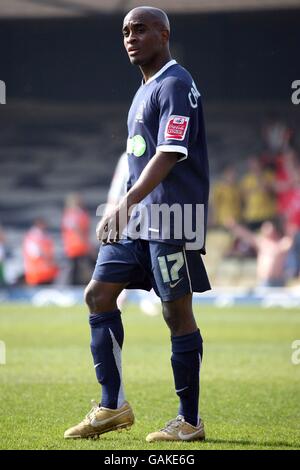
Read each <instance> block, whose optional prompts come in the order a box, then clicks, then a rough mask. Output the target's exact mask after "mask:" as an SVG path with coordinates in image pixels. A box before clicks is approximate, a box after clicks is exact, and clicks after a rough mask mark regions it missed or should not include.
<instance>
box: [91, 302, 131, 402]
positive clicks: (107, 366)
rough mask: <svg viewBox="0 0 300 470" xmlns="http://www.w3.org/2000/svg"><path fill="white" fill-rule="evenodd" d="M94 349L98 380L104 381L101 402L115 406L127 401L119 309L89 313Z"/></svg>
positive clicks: (102, 382) (92, 346) (122, 332)
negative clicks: (125, 399)
mask: <svg viewBox="0 0 300 470" xmlns="http://www.w3.org/2000/svg"><path fill="white" fill-rule="evenodd" d="M90 326H91V335H92V341H91V351H92V355H93V358H94V367H95V371H96V375H97V379H98V382H99V383H100V384H101V385H102V400H101V406H104V407H105V408H111V409H116V408H119V407H120V406H121V405H122V404H123V403H124V391H123V384H122V366H121V350H122V346H123V340H124V330H123V325H122V320H121V312H120V310H114V311H112V312H107V313H101V314H92V315H90Z"/></svg>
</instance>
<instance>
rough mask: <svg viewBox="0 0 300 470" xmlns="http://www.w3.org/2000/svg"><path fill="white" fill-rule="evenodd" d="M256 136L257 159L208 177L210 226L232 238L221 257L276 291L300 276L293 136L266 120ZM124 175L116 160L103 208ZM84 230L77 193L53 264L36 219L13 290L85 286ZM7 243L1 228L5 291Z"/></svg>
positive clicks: (89, 248)
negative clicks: (245, 264) (245, 266)
mask: <svg viewBox="0 0 300 470" xmlns="http://www.w3.org/2000/svg"><path fill="white" fill-rule="evenodd" d="M262 136H263V141H264V149H263V151H262V152H261V153H260V154H259V155H250V156H249V157H248V159H246V163H245V160H243V161H242V162H237V163H236V164H231V165H227V166H226V167H224V168H223V171H222V173H221V175H220V176H219V177H218V178H216V179H215V181H214V184H213V188H212V192H211V207H210V228H211V229H213V228H216V229H220V230H222V231H226V232H228V231H229V232H230V233H231V235H232V244H231V246H230V249H229V250H228V251H227V252H226V253H224V256H226V257H237V258H245V257H254V258H255V259H256V260H257V283H258V285H259V286H266V287H282V286H285V285H286V284H287V283H288V282H289V281H291V280H292V279H295V278H299V276H300V161H299V158H298V155H297V152H296V150H295V148H293V145H292V142H293V132H292V130H291V129H290V128H289V127H288V126H286V125H285V124H284V123H281V122H278V121H274V122H270V123H269V124H268V125H266V126H265V127H264V128H263V132H262ZM241 163H242V164H243V166H241V165H240V164H241ZM127 173H128V169H127V157H126V154H123V155H122V156H121V158H120V160H119V163H118V165H117V168H116V171H115V174H114V177H113V180H112V184H111V187H110V191H109V193H108V201H107V202H108V203H109V204H114V203H116V202H117V201H118V200H119V199H120V197H121V195H122V194H124V193H125V191H126V189H125V183H126V181H127V176H126V175H127ZM90 225H91V220H90V215H89V213H88V211H87V210H86V209H85V208H84V204H83V201H82V198H81V197H80V195H79V194H71V195H69V196H68V198H67V200H66V202H65V208H64V210H63V212H62V219H61V237H60V238H61V240H60V244H61V245H62V246H63V253H64V259H59V260H57V256H56V253H57V246H55V243H54V241H53V239H52V237H51V235H50V233H49V230H48V227H47V222H46V220H45V219H43V218H38V219H37V220H35V221H34V222H33V225H32V227H30V228H29V229H28V231H27V233H26V234H25V236H24V240H23V246H22V255H23V265H24V275H22V276H21V277H20V278H19V279H18V281H17V282H18V284H24V283H25V284H27V285H29V286H36V285H45V284H53V283H58V284H64V285H82V284H86V283H87V282H88V281H89V279H90V276H91V273H92V270H93V266H94V263H95V260H96V255H97V247H96V246H94V245H93V244H92V243H91V240H90ZM8 245H9V244H8V243H7V241H6V239H5V234H4V230H3V229H1V227H0V286H3V285H5V270H4V264H5V259H6V254H7V247H8Z"/></svg>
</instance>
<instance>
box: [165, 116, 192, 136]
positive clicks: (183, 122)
mask: <svg viewBox="0 0 300 470" xmlns="http://www.w3.org/2000/svg"><path fill="white" fill-rule="evenodd" d="M189 120H190V118H189V117H187V116H170V117H169V120H168V122H167V125H166V130H165V139H166V140H184V138H185V135H186V131H187V128H188V124H189Z"/></svg>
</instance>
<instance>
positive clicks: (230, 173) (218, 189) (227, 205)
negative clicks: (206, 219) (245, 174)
mask: <svg viewBox="0 0 300 470" xmlns="http://www.w3.org/2000/svg"><path fill="white" fill-rule="evenodd" d="M212 211H213V214H212V219H213V223H214V224H215V225H217V226H219V227H226V224H227V223H228V221H230V220H232V219H234V220H240V217H241V193H240V189H239V185H238V182H237V175H236V170H235V168H234V167H232V166H228V167H227V168H225V170H224V171H223V174H222V177H221V179H220V180H219V181H217V182H216V183H215V185H214V188H213V194H212Z"/></svg>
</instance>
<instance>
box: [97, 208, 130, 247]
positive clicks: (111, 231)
mask: <svg viewBox="0 0 300 470" xmlns="http://www.w3.org/2000/svg"><path fill="white" fill-rule="evenodd" d="M128 219H129V216H128V210H127V205H126V201H123V202H122V203H121V204H120V205H118V206H116V207H115V208H114V209H113V210H112V211H110V212H109V213H108V214H106V215H105V216H104V217H103V219H102V220H101V221H100V222H99V224H98V226H97V229H96V234H97V239H98V240H99V241H100V242H101V243H103V244H106V243H115V242H117V241H118V240H119V239H120V237H121V235H122V232H123V230H124V229H125V227H126V225H127V224H128Z"/></svg>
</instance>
